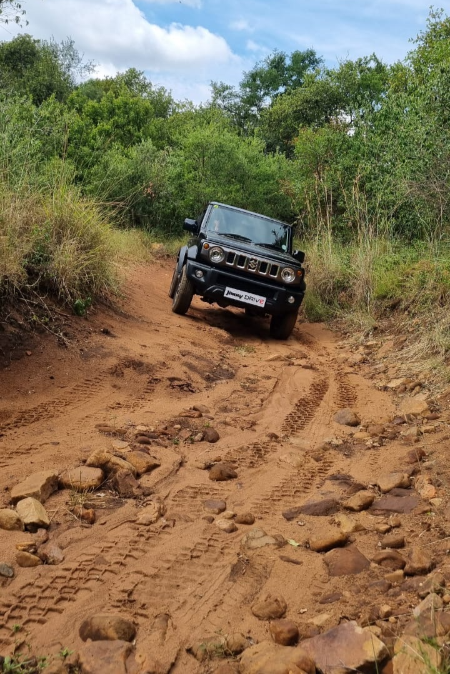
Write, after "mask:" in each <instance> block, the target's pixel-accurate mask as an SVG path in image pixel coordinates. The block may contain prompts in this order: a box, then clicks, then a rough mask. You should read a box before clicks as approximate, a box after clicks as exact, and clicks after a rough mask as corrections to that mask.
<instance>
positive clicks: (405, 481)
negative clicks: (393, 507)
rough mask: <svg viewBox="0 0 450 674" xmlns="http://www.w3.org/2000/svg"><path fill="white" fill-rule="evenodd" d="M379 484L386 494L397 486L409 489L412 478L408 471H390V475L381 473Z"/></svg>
mask: <svg viewBox="0 0 450 674" xmlns="http://www.w3.org/2000/svg"><path fill="white" fill-rule="evenodd" d="M377 484H378V487H379V488H380V491H381V492H383V494H385V493H387V492H389V491H391V490H392V489H395V488H397V487H403V488H404V489H407V488H408V487H409V486H410V484H411V480H410V478H409V476H408V475H407V474H406V473H389V474H388V475H381V476H380V477H379V478H378V481H377Z"/></svg>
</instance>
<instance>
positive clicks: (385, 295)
mask: <svg viewBox="0 0 450 674" xmlns="http://www.w3.org/2000/svg"><path fill="white" fill-rule="evenodd" d="M306 253H307V268H308V290H307V294H306V297H305V305H304V311H305V315H306V317H307V318H308V319H309V320H313V321H322V320H331V319H339V320H340V321H341V322H343V323H344V325H346V326H347V327H349V328H350V329H352V330H353V331H354V332H355V334H356V333H360V334H362V333H367V332H370V331H371V330H372V329H373V328H374V327H375V325H378V326H380V325H381V324H382V323H383V322H385V323H386V324H389V327H390V328H392V327H393V325H394V327H395V330H396V331H397V332H403V333H404V334H406V335H408V336H409V338H408V343H407V346H406V348H405V350H404V356H405V358H408V359H410V360H411V361H421V363H422V366H423V367H424V368H425V369H431V370H435V371H436V372H437V374H438V376H439V377H440V378H441V379H442V381H447V382H448V381H449V380H450V370H449V368H448V365H449V364H450V313H449V311H448V302H449V300H450V247H449V246H448V245H446V244H440V245H435V244H434V245H431V244H430V245H428V244H426V243H416V244H406V243H401V242H393V241H389V240H386V239H367V240H364V241H361V242H356V243H352V244H346V245H344V244H342V243H339V242H337V241H335V240H330V239H329V238H327V237H324V238H322V239H320V240H315V241H313V242H309V243H308V244H307V246H306Z"/></svg>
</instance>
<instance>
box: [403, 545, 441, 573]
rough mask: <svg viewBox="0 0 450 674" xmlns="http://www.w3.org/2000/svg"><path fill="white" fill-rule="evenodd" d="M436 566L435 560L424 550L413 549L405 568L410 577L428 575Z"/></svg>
mask: <svg viewBox="0 0 450 674" xmlns="http://www.w3.org/2000/svg"><path fill="white" fill-rule="evenodd" d="M433 566H434V562H433V558H432V557H431V555H430V554H429V553H428V552H426V551H425V550H424V549H423V548H417V547H415V548H413V549H412V550H411V553H410V556H409V559H408V561H407V564H406V566H405V573H406V574H407V575H408V576H415V575H418V574H422V573H428V572H429V571H431V569H432V568H433Z"/></svg>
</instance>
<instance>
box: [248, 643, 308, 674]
mask: <svg viewBox="0 0 450 674" xmlns="http://www.w3.org/2000/svg"><path fill="white" fill-rule="evenodd" d="M239 671H240V674H275V673H276V674H315V671H316V669H315V665H314V662H313V660H312V659H311V658H310V657H308V656H307V655H306V654H305V652H304V651H303V649H302V648H301V647H297V648H293V647H291V646H279V645H277V644H273V643H270V641H262V642H261V643H259V644H256V645H255V646H251V647H250V648H247V650H246V651H244V654H243V655H242V658H241V662H240V665H239Z"/></svg>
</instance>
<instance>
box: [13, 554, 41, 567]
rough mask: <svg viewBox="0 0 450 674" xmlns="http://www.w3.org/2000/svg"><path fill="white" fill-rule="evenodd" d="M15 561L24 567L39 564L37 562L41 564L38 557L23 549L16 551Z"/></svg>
mask: <svg viewBox="0 0 450 674" xmlns="http://www.w3.org/2000/svg"><path fill="white" fill-rule="evenodd" d="M16 562H17V564H18V565H19V566H23V567H25V568H27V567H32V566H39V564H42V560H40V559H39V557H37V556H36V555H32V554H30V553H29V552H23V551H19V552H17V553H16Z"/></svg>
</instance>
